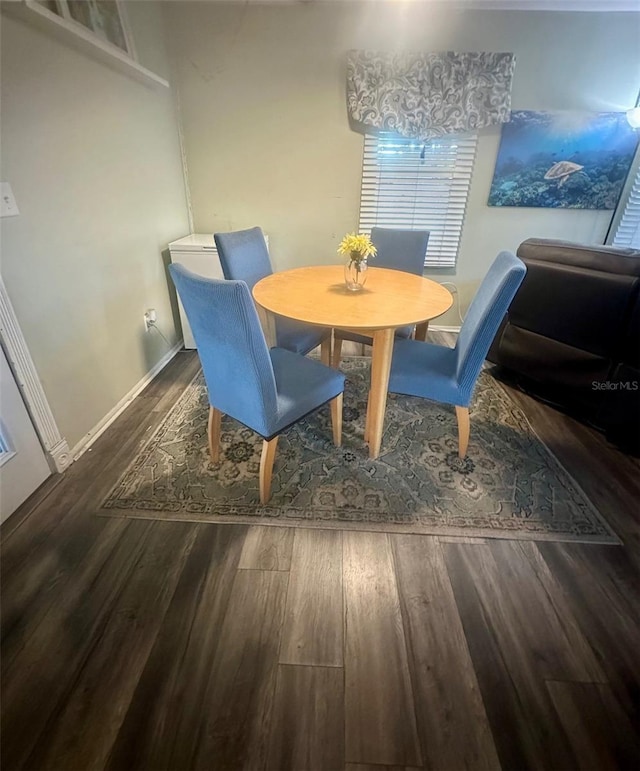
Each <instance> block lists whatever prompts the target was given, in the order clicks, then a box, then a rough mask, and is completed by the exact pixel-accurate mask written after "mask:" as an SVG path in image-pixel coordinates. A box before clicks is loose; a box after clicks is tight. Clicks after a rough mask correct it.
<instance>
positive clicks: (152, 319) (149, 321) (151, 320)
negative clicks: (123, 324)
mask: <svg viewBox="0 0 640 771" xmlns="http://www.w3.org/2000/svg"><path fill="white" fill-rule="evenodd" d="M156 321H157V316H156V309H155V308H149V310H146V311H145V312H144V328H145V330H146V331H147V332H148V331H149V330H150V329H151V327H152V326H154V325H155V323H156Z"/></svg>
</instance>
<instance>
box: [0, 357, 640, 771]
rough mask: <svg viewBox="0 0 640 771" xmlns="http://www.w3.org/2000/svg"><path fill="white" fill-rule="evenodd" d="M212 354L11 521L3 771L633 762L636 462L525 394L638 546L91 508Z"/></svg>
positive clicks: (636, 762) (551, 441) (590, 490)
mask: <svg viewBox="0 0 640 771" xmlns="http://www.w3.org/2000/svg"><path fill="white" fill-rule="evenodd" d="M197 367H198V363H197V359H196V356H195V355H194V354H193V352H183V353H180V354H178V355H177V356H176V357H175V359H174V360H173V361H172V362H171V363H170V364H169V366H168V367H166V368H165V370H164V371H163V372H162V373H161V374H160V375H159V376H158V377H157V378H156V379H155V380H154V382H153V383H152V384H151V385H150V386H149V387H148V388H147V389H146V390H145V391H144V392H143V393H142V394H141V395H140V396H138V397H137V398H136V399H135V400H134V402H133V403H132V405H131V406H130V407H129V408H128V409H127V410H126V411H125V412H124V413H123V414H122V415H121V416H120V417H119V418H118V420H117V421H116V422H115V423H114V425H113V426H111V427H110V428H109V430H108V431H107V432H105V433H104V434H103V436H101V437H100V438H99V440H98V441H97V442H96V443H95V445H94V446H93V448H92V450H91V452H87V453H85V455H83V456H82V458H81V459H80V460H79V461H77V462H76V463H75V464H74V465H73V466H71V468H70V469H69V470H68V471H67V472H66V473H65V474H64V475H62V476H58V477H55V478H52V479H50V480H48V481H47V482H46V483H45V485H43V487H42V488H41V489H40V490H39V491H37V493H36V494H34V496H32V498H31V499H30V500H29V501H27V502H26V503H25V504H24V505H23V507H21V509H20V510H19V511H18V512H16V514H14V515H13V516H12V517H10V518H9V520H8V521H7V522H6V523H5V524H4V525H3V527H2V531H1V532H2V541H3V543H2V564H1V568H2V662H1V667H2V723H1V728H2V769H3V771H46V770H48V769H60V770H64V771H89V770H94V769H95V771H102V769H106V770H108V771H129V770H132V771H134V770H137V771H191V769H193V770H194V771H201V770H203V769H207V770H208V771H209V770H213V771H217V769H220V770H225V771H226V770H231V769H251V770H252V771H253V769H256V770H257V769H262V770H264V771H288V770H289V769H291V770H292V771H316V770H317V771H325V770H326V771H383V770H386V771H394V770H395V771H415V770H416V769H431V770H432V771H457V770H458V769H471V770H475V769H478V771H484V770H485V769H486V770H487V771H488V770H489V769H503V770H504V771H528V770H529V769H531V770H532V771H533V770H534V769H536V770H538V769H539V770H541V771H542V770H544V771H555V770H556V769H557V771H568V770H569V769H589V770H591V769H593V771H600V770H601V769H605V770H609V769H611V770H612V771H613V770H619V769H622V770H626V769H629V770H631V769H634V771H635V769H637V768H639V767H640V654H639V653H638V651H640V612H639V611H640V462H638V460H637V459H635V458H631V457H629V456H625V455H623V454H621V453H620V452H618V451H617V450H616V449H615V448H614V447H612V446H610V445H609V444H608V443H607V441H606V440H605V439H604V438H603V437H602V436H601V435H600V434H598V433H596V432H594V431H592V430H591V429H590V428H588V427H586V426H583V425H580V424H578V423H577V422H575V421H574V420H572V419H571V418H570V417H568V416H566V415H562V414H561V413H558V412H556V411H554V410H553V409H551V408H550V407H548V406H546V405H544V404H541V403H538V402H536V401H534V400H533V399H531V398H529V397H527V396H526V395H524V394H522V393H519V392H517V391H512V393H513V396H514V398H515V399H516V400H517V401H518V403H519V404H520V405H521V407H522V408H523V409H524V411H525V413H526V414H527V416H528V417H529V419H530V420H531V422H532V424H533V426H534V428H535V430H536V431H537V432H538V434H539V435H540V436H541V437H542V438H543V440H544V441H545V442H546V443H547V444H548V445H549V446H550V447H551V449H552V450H553V451H554V452H555V454H556V455H557V456H558V458H559V459H560V461H561V462H562V463H563V464H564V466H565V467H566V468H567V469H568V470H569V472H570V473H571V474H572V475H573V476H574V478H575V479H576V480H577V481H578V482H579V484H580V485H581V486H582V488H583V489H584V490H585V491H586V493H587V495H589V496H590V497H591V499H592V500H593V501H594V503H595V505H596V506H597V507H598V508H599V509H600V511H601V512H602V513H603V514H604V515H605V517H606V518H607V519H608V521H609V522H610V524H611V525H612V526H613V527H614V528H615V529H616V531H617V533H618V534H619V536H620V537H621V539H622V541H623V542H624V544H623V546H596V545H593V546H592V545H587V544H573V543H551V542H540V543H534V542H521V541H508V540H491V539H478V538H475V539H474V538H471V539H464V538H460V539H457V538H451V537H448V538H438V537H430V536H414V535H387V534H383V533H366V532H347V531H342V532H341V531H326V530H312V529H288V528H280V527H258V526H255V527H252V526H244V525H206V524H190V523H172V522H161V521H146V520H124V519H112V518H102V517H98V516H96V515H95V510H96V508H97V507H98V505H99V503H100V501H101V499H102V498H103V497H104V495H105V494H106V492H107V491H108V489H109V487H110V486H111V485H112V484H113V483H114V482H115V480H116V479H117V478H118V476H119V475H120V473H121V472H122V471H123V469H124V468H125V467H126V465H127V464H128V462H129V461H130V460H131V459H132V458H133V457H134V456H135V454H136V452H137V450H138V449H139V448H140V446H141V444H142V443H143V442H144V441H145V439H146V438H147V437H148V436H149V435H150V432H152V431H153V430H154V428H155V427H156V426H157V425H158V423H159V421H160V420H161V419H162V417H163V416H164V414H166V412H167V410H168V409H169V408H170V407H171V406H172V404H174V402H175V400H176V398H177V396H178V395H179V394H180V393H181V391H182V390H183V388H184V387H185V385H186V384H187V383H188V382H189V381H190V379H191V377H192V376H193V375H194V374H195V372H196V371H197ZM471 441H472V442H473V425H472V426H471Z"/></svg>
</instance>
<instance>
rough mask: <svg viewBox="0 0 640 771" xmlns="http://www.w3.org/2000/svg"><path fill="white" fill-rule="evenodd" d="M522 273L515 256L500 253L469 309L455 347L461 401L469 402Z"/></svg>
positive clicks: (520, 262) (523, 272)
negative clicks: (462, 399)
mask: <svg viewBox="0 0 640 771" xmlns="http://www.w3.org/2000/svg"><path fill="white" fill-rule="evenodd" d="M526 272H527V269H526V267H525V264H524V263H523V262H522V260H521V259H519V258H518V257H516V256H515V254H512V253H511V252H500V254H499V255H498V256H497V257H496V259H495V260H494V261H493V264H492V265H491V267H490V268H489V271H488V273H487V275H486V276H485V277H484V279H483V281H482V283H481V284H480V288H479V289H478V291H477V292H476V295H475V297H474V298H473V302H472V303H471V305H470V306H469V310H468V311H467V315H466V316H465V319H464V322H463V324H462V328H461V329H460V334H459V335H458V342H457V344H456V379H457V381H458V387H459V390H460V394H461V396H462V397H463V398H464V399H465V401H466V400H468V399H470V398H471V393H472V392H473V387H474V385H475V382H476V379H477V377H478V375H479V374H480V369H481V367H482V364H483V362H484V360H485V357H486V355H487V351H488V350H489V346H490V345H491V342H492V341H493V338H494V336H495V334H496V332H497V330H498V327H499V326H500V322H501V321H502V319H503V317H504V315H505V313H506V312H507V309H508V308H509V305H510V303H511V300H512V299H513V297H514V295H515V293H516V292H517V291H518V287H519V286H520V284H521V283H522V279H523V278H524V276H525V273H526Z"/></svg>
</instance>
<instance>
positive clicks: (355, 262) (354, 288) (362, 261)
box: [344, 252, 367, 292]
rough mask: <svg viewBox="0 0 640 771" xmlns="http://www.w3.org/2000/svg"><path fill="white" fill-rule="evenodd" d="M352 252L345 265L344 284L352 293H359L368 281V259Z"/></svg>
mask: <svg viewBox="0 0 640 771" xmlns="http://www.w3.org/2000/svg"><path fill="white" fill-rule="evenodd" d="M355 254H356V256H354V253H353V252H352V253H351V254H350V255H349V256H348V257H347V260H346V262H345V264H344V283H345V284H346V285H347V289H348V290H349V291H351V292H359V291H360V290H361V289H362V287H363V286H364V284H365V281H366V280H367V258H366V257H363V256H362V255H361V254H359V253H358V252H356V253H355Z"/></svg>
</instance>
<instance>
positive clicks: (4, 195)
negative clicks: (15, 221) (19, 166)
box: [0, 182, 20, 217]
mask: <svg viewBox="0 0 640 771" xmlns="http://www.w3.org/2000/svg"><path fill="white" fill-rule="evenodd" d="M18 214H20V210H19V209H18V204H17V203H16V199H15V196H14V195H13V190H12V189H11V185H10V184H9V183H8V182H0V217H17V216H18Z"/></svg>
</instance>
